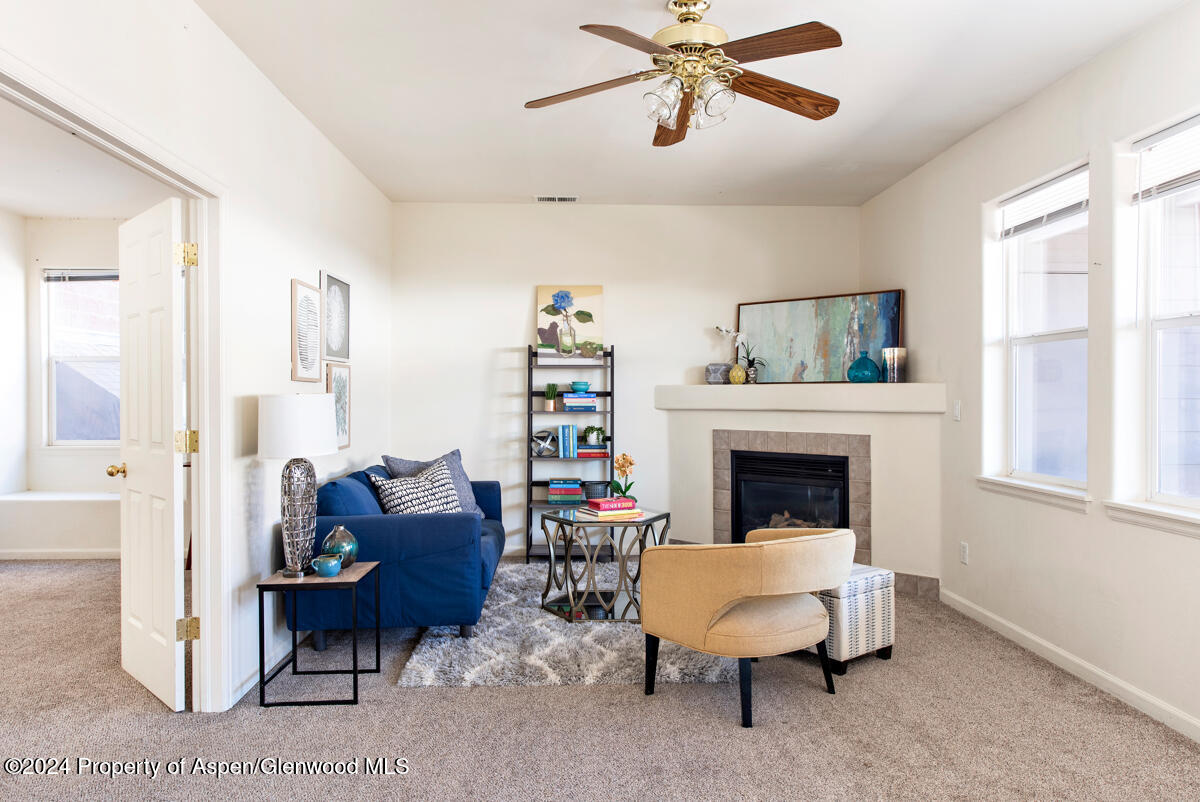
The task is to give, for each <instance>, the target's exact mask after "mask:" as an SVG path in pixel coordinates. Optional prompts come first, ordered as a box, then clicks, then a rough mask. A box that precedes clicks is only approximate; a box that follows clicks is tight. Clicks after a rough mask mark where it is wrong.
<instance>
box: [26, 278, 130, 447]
mask: <svg viewBox="0 0 1200 802" xmlns="http://www.w3.org/2000/svg"><path fill="white" fill-rule="evenodd" d="M43 287H44V290H45V293H44V294H45V304H46V306H45V309H46V358H47V359H46V366H47V379H46V386H47V388H48V390H49V392H48V393H47V399H48V404H47V407H48V408H47V410H46V412H47V417H46V419H47V433H48V436H49V442H50V445H52V446H53V445H112V444H114V443H116V441H117V440H118V439H119V438H120V435H121V362H120V356H121V351H120V347H121V336H120V301H119V298H118V293H117V274H116V273H115V272H113V271H111V270H106V271H100V270H47V271H45V273H44V274H43Z"/></svg>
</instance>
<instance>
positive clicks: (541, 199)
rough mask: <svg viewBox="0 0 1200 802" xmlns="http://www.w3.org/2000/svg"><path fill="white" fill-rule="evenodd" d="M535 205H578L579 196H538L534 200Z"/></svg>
mask: <svg viewBox="0 0 1200 802" xmlns="http://www.w3.org/2000/svg"><path fill="white" fill-rule="evenodd" d="M533 200H534V202H535V203H578V202H579V196H578V195H538V196H537V197H535V198H534V199H533Z"/></svg>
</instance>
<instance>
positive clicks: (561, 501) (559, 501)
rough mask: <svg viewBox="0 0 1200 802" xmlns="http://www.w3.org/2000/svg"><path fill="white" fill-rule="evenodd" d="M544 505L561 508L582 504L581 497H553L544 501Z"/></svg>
mask: <svg viewBox="0 0 1200 802" xmlns="http://www.w3.org/2000/svg"><path fill="white" fill-rule="evenodd" d="M546 503H547V504H553V505H555V506H561V507H578V506H579V505H580V504H582V503H583V496H555V497H554V498H549V499H546Z"/></svg>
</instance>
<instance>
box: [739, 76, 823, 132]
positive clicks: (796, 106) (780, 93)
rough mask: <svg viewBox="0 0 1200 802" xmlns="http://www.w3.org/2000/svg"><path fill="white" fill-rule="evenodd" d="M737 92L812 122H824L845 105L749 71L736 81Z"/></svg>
mask: <svg viewBox="0 0 1200 802" xmlns="http://www.w3.org/2000/svg"><path fill="white" fill-rule="evenodd" d="M733 91H734V92H736V93H737V94H739V95H745V96H746V97H752V98H754V99H755V100H761V101H762V102H763V103H770V104H771V105H772V106H777V107H778V108H781V109H783V110H784V111H790V112H793V113H795V114H802V115H804V116H805V117H807V118H809V119H810V120H823V119H825V118H826V117H829V116H832V115H833V113H834V112H836V111H837V110H838V106H839V105H841V101H840V100H838V99H837V98H835V97H830V96H829V95H822V94H821V93H820V92H814V91H812V90H811V89H805V88H803V87H800V86H795V85H794V84H789V83H787V82H786V81H780V80H779V79H777V78H768V77H767V76H766V75H760V74H758V73H757V72H750V71H749V70H745V71H743V72H742V75H741V76H740V77H738V78H735V79H734V81H733Z"/></svg>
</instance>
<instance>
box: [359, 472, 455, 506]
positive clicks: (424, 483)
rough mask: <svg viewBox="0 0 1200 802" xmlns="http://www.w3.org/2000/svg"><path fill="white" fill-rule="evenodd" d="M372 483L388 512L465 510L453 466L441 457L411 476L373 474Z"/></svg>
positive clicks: (380, 501) (371, 476) (371, 475)
mask: <svg viewBox="0 0 1200 802" xmlns="http://www.w3.org/2000/svg"><path fill="white" fill-rule="evenodd" d="M370 479H371V484H373V485H375V492H376V493H378V494H379V503H380V504H381V505H382V506H383V510H384V512H386V513H388V514H389V515H422V514H426V513H434V512H462V511H463V509H462V507H461V506H460V505H459V503H458V494H457V493H455V492H454V482H453V481H452V480H451V478H450V468H449V467H447V465H446V463H445V462H443V461H442V460H437V461H435V462H434V463H433V464H432V465H430V466H429V467H428V468H426V469H425V470H423V471H421V472H420V473H418V474H417V475H416V476H412V477H402V478H397V479H380V478H379V477H378V476H376V475H374V474H370Z"/></svg>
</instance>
